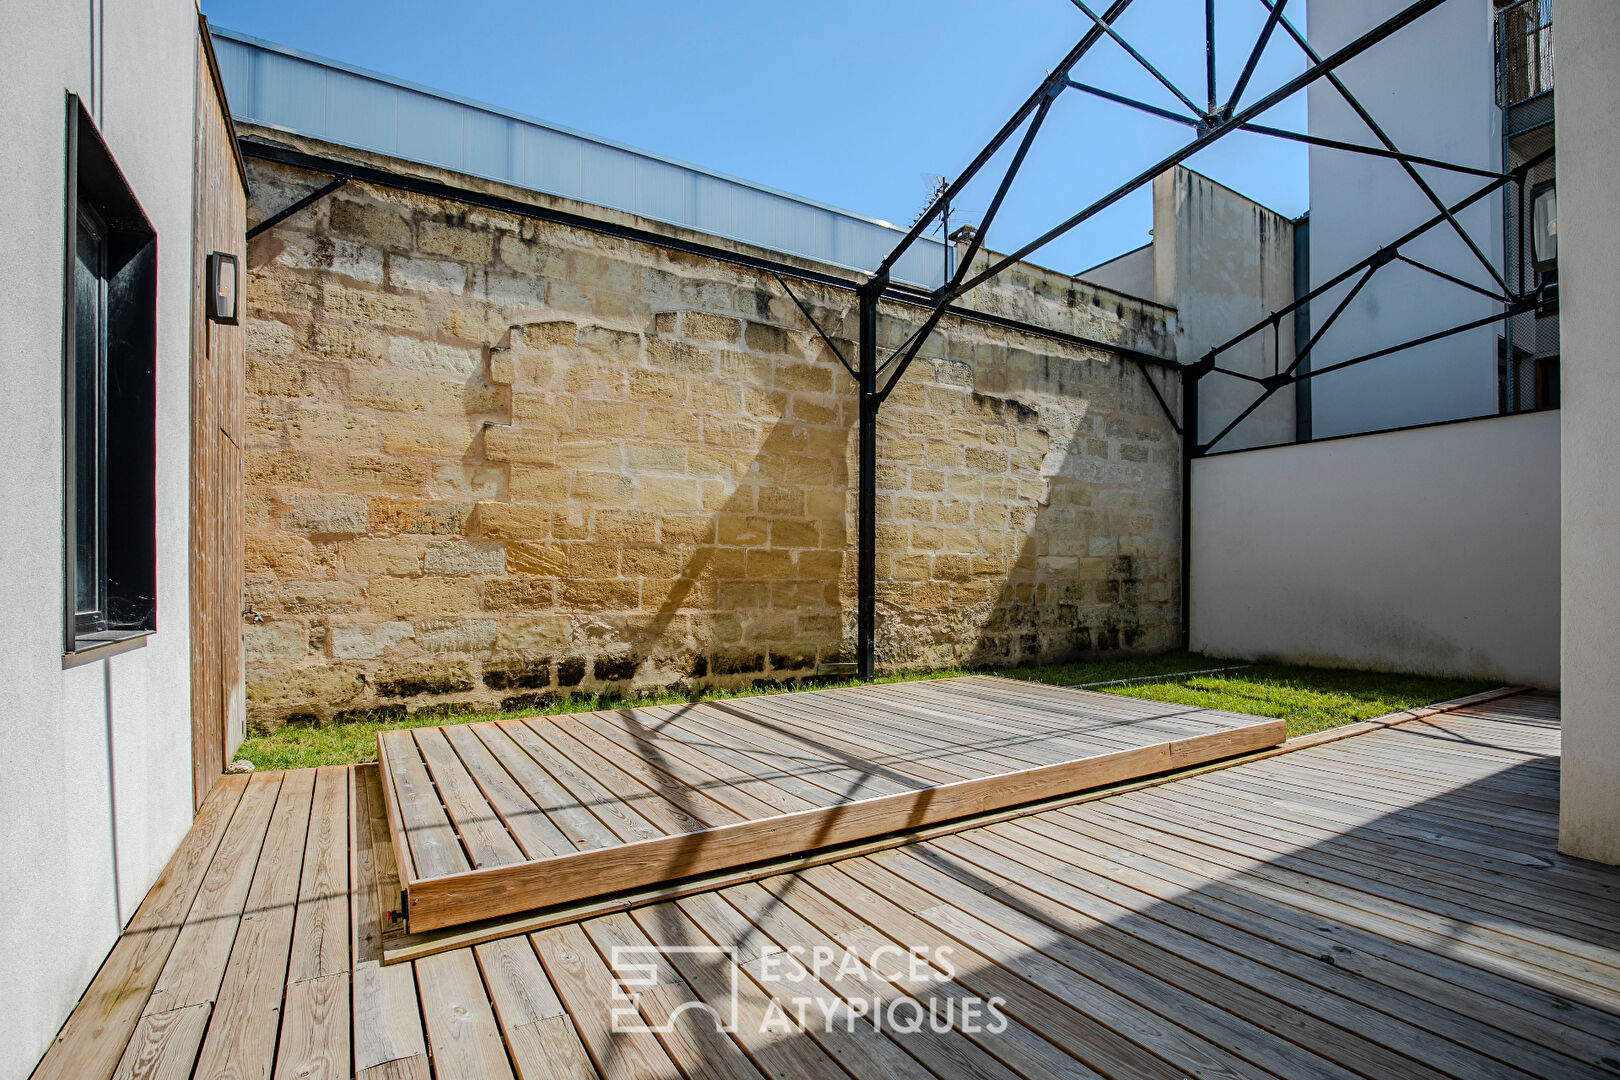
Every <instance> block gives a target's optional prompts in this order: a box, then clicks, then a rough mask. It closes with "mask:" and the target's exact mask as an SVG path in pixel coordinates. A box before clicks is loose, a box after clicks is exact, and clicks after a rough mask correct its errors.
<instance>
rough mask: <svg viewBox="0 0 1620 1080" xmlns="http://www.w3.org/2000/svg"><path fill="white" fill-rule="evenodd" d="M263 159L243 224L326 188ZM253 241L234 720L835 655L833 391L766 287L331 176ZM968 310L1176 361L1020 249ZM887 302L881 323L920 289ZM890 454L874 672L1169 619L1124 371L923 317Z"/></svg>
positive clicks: (1044, 653)
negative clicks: (1008, 272) (305, 204)
mask: <svg viewBox="0 0 1620 1080" xmlns="http://www.w3.org/2000/svg"><path fill="white" fill-rule="evenodd" d="M250 170H251V172H252V181H253V192H254V205H253V207H252V208H251V210H250V215H249V216H250V220H257V219H259V218H262V217H264V216H266V215H267V214H269V213H271V212H273V211H275V210H276V209H278V208H279V207H281V206H283V205H286V204H287V203H288V202H290V201H291V200H292V199H294V198H296V197H297V196H298V195H300V194H302V193H303V192H305V191H307V190H309V189H310V188H312V187H314V186H315V185H317V184H318V183H320V182H321V181H322V180H323V178H322V177H319V176H316V175H313V174H306V173H302V172H299V171H297V170H294V169H290V168H286V167H283V166H276V165H269V164H266V163H263V162H254V163H250ZM418 171H423V170H418ZM446 179H452V180H454V181H455V182H457V183H472V181H467V180H466V179H465V178H451V177H446ZM483 186H486V187H494V186H493V185H483ZM497 190H499V191H500V192H501V193H502V194H505V195H508V196H509V197H514V198H526V199H529V200H531V201H534V202H546V201H547V200H545V199H544V197H542V196H535V195H532V194H528V193H522V192H518V191H515V190H513V189H505V188H499V189H497ZM571 208H573V209H576V210H578V209H580V208H579V207H578V206H577V205H572V206H571ZM591 212H592V213H595V214H598V215H601V216H604V217H606V216H611V215H610V212H608V211H602V210H593V211H591ZM248 262H249V274H248V281H247V290H246V302H247V308H248V333H249V359H248V364H249V368H248V393H249V404H248V423H247V425H246V436H245V438H246V445H245V447H244V451H245V453H244V457H245V462H246V465H245V467H246V471H247V477H246V484H247V493H248V494H247V513H246V522H247V552H246V558H247V566H246V572H247V597H246V600H247V606H248V607H249V609H250V611H251V612H252V613H253V615H252V616H250V618H252V617H254V616H256V617H257V618H259V619H261V620H262V621H258V622H253V623H252V624H251V625H249V626H248V627H247V628H246V637H247V650H248V704H249V712H250V717H251V719H253V720H254V721H256V722H259V723H264V724H274V723H277V722H279V721H281V720H284V719H286V718H288V717H289V716H301V715H302V716H313V717H316V718H320V719H328V718H332V717H342V716H344V715H345V714H353V713H356V712H359V711H363V710H371V709H377V708H398V709H404V708H407V707H409V708H415V707H418V706H420V705H424V704H430V703H431V704H450V703H454V704H467V705H473V704H476V705H494V704H505V705H507V706H509V707H527V706H531V705H532V706H535V707H540V706H542V705H543V703H544V702H545V700H547V699H548V697H549V696H552V695H556V694H559V693H568V692H573V691H580V690H592V689H598V688H602V687H604V686H614V687H621V688H624V689H642V688H650V687H657V686H667V685H671V684H674V683H678V682H687V683H692V682H719V683H722V684H735V683H738V682H749V681H754V680H760V679H765V680H774V681H781V680H787V679H794V678H801V677H805V676H811V675H814V674H816V673H817V672H818V670H819V671H823V672H825V671H828V670H838V669H837V668H832V667H831V665H839V664H847V662H848V661H850V660H852V659H853V656H852V641H853V624H854V582H853V574H854V551H853V525H854V512H855V492H854V483H853V478H854V475H855V458H854V453H855V448H854V422H855V397H854V393H853V382H852V380H851V379H850V378H849V377H848V376H847V375H846V374H845V373H844V371H843V370H842V369H841V368H840V367H839V365H838V363H837V361H836V359H835V358H834V357H833V356H832V354H831V352H830V351H829V350H828V349H827V347H826V346H825V344H824V343H822V342H821V341H820V339H819V338H818V337H817V336H816V335H815V334H814V332H813V331H812V330H811V328H810V326H809V324H808V323H807V322H806V320H805V318H804V316H803V314H802V313H800V312H799V311H798V309H797V308H796V307H795V306H794V305H793V303H792V301H791V300H790V299H789V298H788V297H787V295H786V294H785V293H784V292H783V290H782V288H781V286H780V285H779V284H777V282H776V281H775V280H774V279H773V278H771V277H770V276H769V275H766V274H760V273H756V272H753V271H749V270H744V269H740V268H738V267H735V266H731V265H727V264H721V263H718V262H715V261H711V260H706V259H697V258H693V257H690V256H685V255H681V254H677V253H674V252H671V251H668V250H665V249H662V248H658V247H654V246H650V245H645V244H640V243H634V242H629V241H623V240H618V239H612V238H608V237H604V236H602V235H600V234H596V233H590V232H585V231H580V230H574V229H570V228H566V227H561V226H555V225H550V224H546V223H540V222H536V221H534V220H531V219H523V218H519V217H515V216H508V215H503V214H497V213H491V212H486V211H483V210H478V209H474V208H470V207H468V206H467V205H465V204H457V203H450V202H440V201H436V200H433V199H429V198H425V197H420V196H416V195H411V194H406V193H402V192H399V191H397V190H392V189H386V188H377V187H370V186H366V185H361V184H355V183H351V184H350V185H348V186H347V187H346V188H344V189H342V190H341V191H339V192H338V193H336V194H335V195H333V196H331V197H330V198H328V199H325V200H323V201H321V202H320V203H318V204H316V205H315V206H313V207H311V208H310V209H308V210H305V211H303V212H301V213H299V214H297V215H295V216H293V217H292V218H290V219H288V220H287V221H286V222H284V223H282V224H280V225H278V226H276V228H275V229H273V230H271V231H269V232H268V233H266V234H265V235H263V236H262V237H260V238H258V239H257V240H255V241H254V242H253V244H252V245H251V247H250V250H249V258H248ZM795 289H796V291H799V292H800V295H801V296H802V297H804V298H805V299H806V300H807V301H808V302H809V303H810V304H811V306H812V309H813V310H814V311H815V312H816V315H817V318H818V319H820V320H821V321H822V324H823V325H824V326H829V327H837V328H839V329H838V330H836V331H834V332H835V333H838V332H842V333H845V334H847V333H848V331H849V329H850V328H851V327H852V324H853V319H852V317H851V315H852V313H851V308H852V304H853V299H852V297H851V296H849V294H847V293H841V292H838V291H836V290H830V289H829V290H822V289H818V288H816V287H812V286H804V287H803V288H802V289H800V287H799V286H798V285H797V284H795ZM985 303H986V304H987V305H990V306H995V307H996V308H997V309H998V310H1004V311H1007V312H1008V313H1017V314H1018V315H1019V316H1020V317H1023V318H1041V319H1042V320H1043V321H1046V322H1048V323H1050V324H1054V325H1060V326H1061V327H1062V329H1064V330H1067V331H1070V332H1076V333H1085V334H1089V335H1091V336H1094V337H1105V338H1108V339H1112V340H1127V341H1129V342H1130V343H1132V344H1133V345H1135V346H1137V347H1140V348H1148V349H1153V350H1155V351H1159V352H1165V351H1168V350H1169V349H1170V348H1171V346H1170V345H1169V344H1168V342H1169V341H1170V333H1169V332H1168V331H1167V328H1166V318H1167V313H1166V311H1165V309H1161V308H1157V307H1155V306H1153V305H1151V304H1144V303H1143V302H1140V301H1134V300H1128V299H1125V298H1122V297H1116V296H1114V295H1113V294H1107V293H1101V292H1099V291H1098V290H1096V289H1093V288H1091V287H1090V286H1085V285H1082V284H1080V283H1077V282H1073V281H1072V280H1071V279H1068V278H1064V277H1062V276H1061V275H1055V274H1048V273H1046V272H1044V271H1040V270H1038V269H1036V268H1029V269H1028V270H1027V271H1025V269H1024V268H1019V276H1018V277H1015V278H1013V279H1010V280H1009V281H1007V282H998V283H997V284H996V286H995V288H994V290H991V291H987V293H986V299H985ZM883 314H884V317H883V320H882V332H883V334H884V336H885V338H886V340H888V341H889V342H890V344H891V347H892V345H893V344H896V343H898V341H899V339H900V338H901V337H903V336H904V335H905V334H906V333H908V332H909V330H910V327H911V326H914V325H915V320H916V313H915V312H914V311H911V310H908V309H906V308H903V307H895V308H893V309H892V310H891V309H885V311H884V313H883ZM841 347H842V348H843V350H844V353H845V355H846V356H850V357H853V355H854V349H853V345H852V344H850V343H847V342H846V343H844V344H843V345H842V346H841ZM879 454H880V463H879V470H878V483H879V487H880V490H879V493H878V509H879V515H880V525H879V534H878V542H879V558H878V577H879V594H878V600H879V650H880V658H881V662H882V663H883V664H885V665H887V666H891V667H903V666H932V665H942V664H949V663H963V664H989V663H1004V662H1011V661H1029V660H1037V659H1057V658H1060V657H1066V656H1071V655H1075V654H1078V653H1084V652H1087V651H1091V650H1116V649H1125V650H1146V649H1152V648H1162V647H1166V646H1169V645H1171V644H1173V643H1174V641H1175V637H1176V626H1177V611H1178V607H1177V604H1178V602H1179V601H1178V598H1177V596H1176V595H1175V593H1176V582H1177V581H1178V575H1179V567H1178V562H1177V537H1176V532H1177V527H1178V520H1179V519H1178V514H1179V511H1178V506H1179V503H1178V495H1177V491H1178V484H1179V472H1178V461H1179V458H1178V449H1177V444H1176V441H1175V437H1174V434H1173V431H1172V429H1171V428H1170V426H1169V424H1168V423H1167V422H1166V420H1165V419H1164V417H1163V415H1162V413H1161V412H1160V410H1159V406H1158V405H1157V403H1156V402H1155V401H1154V400H1153V397H1152V394H1151V391H1150V390H1149V388H1148V387H1147V385H1146V384H1145V382H1144V381H1143V376H1142V375H1141V373H1140V372H1138V371H1137V370H1136V369H1135V367H1134V366H1130V365H1126V364H1121V363H1119V362H1118V361H1117V360H1115V359H1112V358H1110V357H1108V356H1106V355H1104V354H1101V353H1097V352H1093V351H1087V350H1081V349H1078V348H1071V347H1069V346H1066V345H1061V344H1059V343H1056V342H1054V341H1052V340H1050V339H1046V338H1041V337H1035V336H1029V335H1025V334H1021V333H1015V332H1008V331H1003V330H1000V329H996V328H992V327H988V326H985V325H982V324H976V323H971V322H961V321H954V320H947V321H946V323H945V324H942V327H941V331H940V332H939V333H937V334H936V335H935V336H934V337H933V338H932V339H931V340H930V342H929V344H928V346H927V348H926V349H925V350H924V352H923V355H921V356H919V358H918V361H917V362H916V363H915V364H914V365H913V366H912V368H911V370H910V371H909V372H908V373H907V375H906V377H905V380H904V381H903V383H901V384H900V385H899V386H898V387H897V389H896V391H895V393H894V395H893V396H892V397H891V398H890V399H889V402H888V404H887V405H886V406H885V408H884V410H883V413H882V420H881V428H880V440H879Z"/></svg>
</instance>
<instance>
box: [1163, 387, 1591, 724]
mask: <svg viewBox="0 0 1620 1080" xmlns="http://www.w3.org/2000/svg"><path fill="white" fill-rule="evenodd" d="M1558 424H1559V414H1558V413H1557V412H1544V413H1528V414H1522V415H1518V416H1506V417H1493V418H1490V419H1487V420H1474V421H1467V422H1463V423H1457V424H1443V425H1439V426H1435V427H1424V428H1414V429H1411V430H1408V431H1396V432H1389V433H1386V434H1381V435H1362V436H1355V437H1351V438H1344V439H1334V440H1330V441H1327V442H1317V443H1304V444H1300V445H1296V446H1282V447H1273V448H1271V449H1263V450H1246V451H1242V452H1239V453H1234V454H1225V455H1220V454H1216V455H1212V456H1210V457H1206V458H1200V459H1199V460H1197V461H1196V462H1194V464H1193V481H1192V647H1193V648H1194V649H1196V650H1198V651H1200V652H1207V653H1211V654H1214V655H1217V656H1236V657H1243V658H1246V659H1261V658H1264V659H1276V660H1283V661H1287V662H1291V663H1304V664H1318V665H1324V666H1337V667H1360V668H1374V669H1381V670H1391V671H1412V672H1421V673H1425V674H1434V675H1456V676H1469V677H1481V678H1492V679H1501V680H1503V681H1508V682H1523V683H1531V684H1534V685H1537V686H1556V685H1558V677H1559V676H1558V600H1559V593H1558V558H1559V555H1558V453H1559V450H1558V438H1559V436H1558ZM1611 460H1612V459H1611ZM1611 542H1612V541H1611ZM1609 610H1610V613H1611V616H1612V613H1613V612H1614V611H1615V610H1620V608H1614V607H1611V608H1610V609H1609ZM1610 641H1611V643H1612V641H1613V638H1612V637H1611V639H1610ZM1610 655H1611V657H1612V656H1613V653H1612V651H1611V653H1610ZM1611 700H1613V699H1611ZM1609 715H1610V717H1611V719H1612V717H1613V715H1614V712H1613V709H1612V708H1611V711H1610V713H1609Z"/></svg>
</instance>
